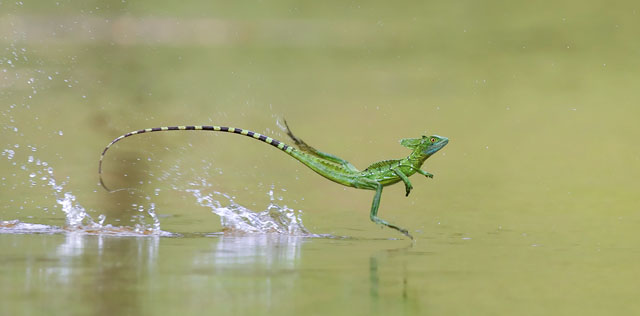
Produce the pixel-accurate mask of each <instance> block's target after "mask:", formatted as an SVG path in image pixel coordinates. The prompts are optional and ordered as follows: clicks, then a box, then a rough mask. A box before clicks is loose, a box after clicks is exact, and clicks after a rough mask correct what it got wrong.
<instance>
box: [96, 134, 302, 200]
mask: <svg viewBox="0 0 640 316" xmlns="http://www.w3.org/2000/svg"><path fill="white" fill-rule="evenodd" d="M164 131H211V132H227V133H235V134H241V135H245V136H249V137H253V138H255V139H257V140H261V141H263V142H265V143H267V144H269V145H272V146H274V147H277V148H278V149H280V150H282V151H284V152H286V153H287V154H291V151H293V147H291V146H289V145H287V144H285V143H283V142H281V141H278V140H275V139H273V138H271V137H268V136H265V135H262V134H260V133H256V132H252V131H249V130H246V129H242V128H235V127H226V126H193V125H189V126H164V127H154V128H147V129H141V130H138V131H133V132H129V133H126V134H124V135H121V136H119V137H118V138H116V139H114V140H112V141H111V143H109V145H107V147H105V148H104V150H103V151H102V154H101V155H100V162H99V163H98V176H99V177H100V185H102V187H103V188H105V190H107V191H111V190H109V188H107V186H106V185H105V184H104V181H103V180H102V160H103V159H104V156H105V154H106V153H107V150H109V148H110V147H111V146H112V145H113V144H115V143H117V142H118V141H120V140H121V139H123V138H127V137H129V136H133V135H138V134H143V133H151V132H164Z"/></svg>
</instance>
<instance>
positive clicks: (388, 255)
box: [369, 243, 417, 313]
mask: <svg viewBox="0 0 640 316" xmlns="http://www.w3.org/2000/svg"><path fill="white" fill-rule="evenodd" d="M413 246H414V243H411V244H409V246H407V247H402V248H394V249H386V250H382V251H377V252H375V253H373V254H372V255H371V256H370V257H369V284H370V285H369V296H370V297H371V310H372V311H373V312H375V313H380V312H384V310H383V309H381V307H380V302H381V301H384V302H389V301H390V300H396V301H397V300H399V301H400V303H401V304H399V306H403V307H405V308H408V307H410V306H409V304H410V303H411V301H415V300H417V298H414V297H412V298H410V297H409V294H408V289H407V288H408V276H407V253H408V252H409V250H410V249H411V248H413ZM397 259H399V260H401V262H400V264H398V263H397V262H396V261H397ZM381 266H382V269H381ZM385 268H391V269H392V270H393V271H395V273H381V272H380V270H385ZM398 271H401V273H398ZM381 275H383V276H386V278H388V276H389V275H391V276H394V278H393V280H392V281H389V280H383V281H382V282H381V281H380V276H381ZM400 279H401V287H402V289H401V290H397V289H396V287H397V286H398V283H400ZM381 284H385V286H381ZM389 288H391V289H389ZM381 291H382V292H383V293H381ZM380 297H384V299H382V300H381V299H380ZM405 311H406V310H405Z"/></svg>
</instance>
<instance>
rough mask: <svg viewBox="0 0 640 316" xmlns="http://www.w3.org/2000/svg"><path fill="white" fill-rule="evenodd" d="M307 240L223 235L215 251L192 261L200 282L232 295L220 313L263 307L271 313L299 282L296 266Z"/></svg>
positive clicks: (233, 312) (286, 237) (211, 290)
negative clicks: (274, 305) (273, 306)
mask: <svg viewBox="0 0 640 316" xmlns="http://www.w3.org/2000/svg"><path fill="white" fill-rule="evenodd" d="M304 242H305V238H302V237H295V236H283V235H273V234H267V235H249V236H241V237H233V236H221V237H220V238H219V239H217V242H216V243H215V244H213V245H212V246H213V249H212V251H210V252H208V253H206V254H203V255H200V256H197V257H195V258H194V260H193V265H194V269H193V270H194V272H195V274H196V276H197V277H198V279H201V280H203V278H202V277H203V275H204V276H205V278H204V280H206V282H207V285H205V288H206V289H207V290H208V291H210V292H212V293H226V295H229V293H233V295H231V297H233V298H232V299H231V301H227V302H226V304H222V305H219V306H218V310H217V313H218V314H221V315H225V314H237V313H239V312H240V311H242V310H247V309H249V310H251V309H252V307H251V306H260V309H261V310H262V311H263V312H264V311H268V310H269V309H270V307H271V306H272V304H274V302H282V301H286V300H287V299H288V296H289V295H290V294H291V292H292V291H294V289H295V288H296V285H297V283H298V282H299V278H300V275H299V271H297V267H298V264H299V261H300V248H301V245H302V244H303V243H304Z"/></svg>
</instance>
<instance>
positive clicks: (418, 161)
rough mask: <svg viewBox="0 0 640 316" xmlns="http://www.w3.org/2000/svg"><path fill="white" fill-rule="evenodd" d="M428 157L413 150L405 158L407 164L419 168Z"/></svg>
mask: <svg viewBox="0 0 640 316" xmlns="http://www.w3.org/2000/svg"><path fill="white" fill-rule="evenodd" d="M429 156H430V155H425V154H424V153H422V152H421V151H420V150H414V151H412V152H411V154H409V156H408V157H407V158H405V159H406V160H407V161H408V162H410V163H411V165H413V166H414V167H417V168H419V167H420V166H422V164H423V163H424V161H425V160H427V158H429Z"/></svg>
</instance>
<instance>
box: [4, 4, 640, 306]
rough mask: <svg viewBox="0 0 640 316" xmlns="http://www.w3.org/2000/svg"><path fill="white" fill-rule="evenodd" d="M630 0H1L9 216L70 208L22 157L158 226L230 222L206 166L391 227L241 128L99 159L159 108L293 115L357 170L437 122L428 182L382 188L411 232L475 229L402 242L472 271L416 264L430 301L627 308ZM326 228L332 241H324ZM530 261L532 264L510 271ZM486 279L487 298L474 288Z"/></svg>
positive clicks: (639, 51) (639, 57) (364, 233)
mask: <svg viewBox="0 0 640 316" xmlns="http://www.w3.org/2000/svg"><path fill="white" fill-rule="evenodd" d="M639 10H640V5H639V4H638V3H637V2H635V1H617V2H609V1H535V2H519V1H518V2H514V1H480V2H479V1H454V2H447V1H426V2H425V1H399V2H393V3H391V2H388V1H322V2H317V1H316V2H301V1H248V2H221V1H201V2H195V1H186V2H185V1H182V2H172V1H117V2H116V1H35V2H31V1H19V2H14V1H10V2H0V48H1V50H0V111H1V113H2V115H1V116H0V127H1V128H2V132H1V136H0V151H2V157H0V158H1V159H0V175H1V176H0V180H1V181H0V201H2V203H1V205H0V219H1V220H13V219H20V220H21V221H23V222H30V223H42V224H53V225H58V226H63V225H64V223H65V216H64V214H63V213H62V212H61V210H60V207H59V206H58V205H57V204H56V202H55V199H56V198H55V194H54V193H53V190H52V189H51V187H50V186H49V185H47V183H45V182H46V181H45V182H43V181H38V178H39V176H40V175H39V174H36V176H35V179H34V178H32V177H30V174H32V173H38V172H42V168H41V167H40V166H36V165H35V163H34V162H30V158H29V156H31V157H33V160H36V161H37V160H38V159H40V160H41V161H46V162H47V164H48V166H50V167H51V168H52V169H53V172H54V173H55V177H56V179H57V181H58V182H59V183H63V186H64V191H65V192H72V193H73V195H74V196H75V197H76V199H77V202H78V203H79V204H81V205H82V206H83V207H84V208H86V209H87V210H88V211H89V214H91V216H92V217H94V218H97V217H98V215H100V214H103V215H106V223H112V224H118V225H122V224H126V223H128V222H129V221H131V218H132V216H134V215H136V212H135V210H134V209H135V207H132V206H131V205H132V204H136V205H140V204H145V205H146V204H148V203H154V205H155V207H156V212H157V213H158V214H159V215H160V221H161V228H162V229H163V230H166V231H171V232H180V233H194V232H215V231H218V230H219V229H220V224H219V219H218V218H217V216H215V215H213V214H211V212H210V211H209V210H208V209H207V208H204V207H201V206H199V205H198V204H197V203H195V201H194V198H193V197H192V196H191V194H189V193H185V192H184V189H187V188H190V187H193V186H194V185H195V186H197V185H196V184H194V183H201V181H202V179H206V182H207V183H208V184H211V186H212V187H211V188H212V190H216V191H220V192H225V193H227V194H230V195H232V196H234V197H235V200H236V201H237V202H238V203H239V204H241V205H244V206H246V207H249V208H252V209H255V210H256V211H261V210H263V209H264V208H265V206H266V205H267V204H268V203H269V197H268V195H267V193H268V191H269V189H270V188H271V186H273V187H274V191H275V192H276V195H277V196H278V197H279V198H281V202H279V203H280V204H286V205H288V206H289V207H291V208H294V209H296V210H302V211H303V220H304V223H305V226H306V227H307V228H308V229H309V230H311V231H312V232H313V233H322V234H325V233H326V234H333V235H336V236H353V237H356V238H374V237H375V238H378V237H381V238H397V237H399V236H398V234H397V233H396V232H393V231H390V230H388V229H383V230H380V229H378V228H377V227H376V226H375V225H373V224H372V223H371V222H370V221H369V219H368V211H369V206H370V203H371V198H372V194H373V193H372V192H368V191H359V190H355V189H346V188H343V187H340V186H339V185H336V184H334V183H331V182H329V181H326V180H325V179H323V178H321V177H319V176H317V175H316V174H314V173H313V172H311V171H309V170H307V169H306V168H305V167H304V166H302V165H301V164H299V163H298V162H296V161H295V160H293V159H291V158H289V157H287V156H286V155H283V154H282V153H280V152H279V151H278V150H276V149H274V148H272V147H270V146H266V145H264V144H261V143H258V142H255V141H253V140H250V139H248V138H244V137H236V136H233V135H228V134H222V135H217V134H213V133H196V132H184V133H163V134H159V133H158V134H149V135H141V136H136V137H134V138H129V139H127V140H126V141H123V142H120V143H118V144H117V145H116V146H114V147H113V148H112V149H111V150H110V152H109V156H108V157H107V159H106V161H105V165H104V167H105V179H106V181H107V183H108V184H110V185H111V186H114V187H135V188H137V189H139V191H136V193H130V192H125V191H122V192H118V193H114V194H108V193H106V192H104V191H103V190H102V189H101V188H100V187H99V185H98V178H97V173H96V171H97V161H98V158H99V154H100V152H101V151H102V149H103V148H104V146H105V145H106V144H108V142H109V141H111V140H112V139H113V138H115V137H117V136H118V135H120V134H123V133H125V132H128V131H130V130H137V129H141V128H147V127H155V126H163V125H183V124H194V125H200V124H214V125H227V126H235V127H241V128H245V129H250V130H253V131H256V132H260V133H264V134H266V135H268V136H271V137H273V138H275V139H279V140H282V141H285V142H288V139H287V137H286V134H284V133H283V132H282V130H281V129H280V128H279V124H280V123H279V122H282V118H286V119H287V121H288V122H289V124H290V126H291V127H292V129H293V131H294V132H295V133H296V134H297V135H298V136H300V137H301V138H303V139H304V140H305V141H307V142H308V143H309V144H311V145H313V146H314V147H316V148H318V149H320V150H323V151H326V152H330V153H333V154H335V155H337V156H340V157H342V158H344V159H347V160H349V161H351V162H352V163H353V164H354V165H356V166H357V167H359V168H364V167H366V166H367V165H368V164H370V163H372V162H374V161H378V160H383V159H394V158H400V157H403V156H405V155H406V154H407V151H406V149H405V148H403V147H402V146H400V145H399V143H398V140H400V139H401V138H405V137H417V136H419V135H423V134H427V135H429V134H439V135H442V136H446V137H448V138H449V139H450V140H451V141H450V143H449V145H448V146H447V147H446V148H445V149H444V150H443V151H441V152H439V153H438V154H436V155H435V156H433V157H432V158H430V159H429V160H428V161H427V163H426V164H425V166H424V168H423V169H425V170H427V171H429V172H431V173H433V174H435V179H433V180H430V179H424V178H422V177H419V176H414V177H412V178H411V180H412V182H413V184H414V190H413V192H412V194H411V195H410V196H409V197H408V198H405V197H404V188H403V187H402V185H397V186H393V187H389V188H386V189H385V192H384V193H383V196H382V205H381V209H380V216H381V217H382V218H385V219H387V220H389V221H390V222H393V223H396V224H398V225H399V226H402V227H407V228H409V229H410V230H411V231H412V232H413V234H414V235H415V236H416V237H417V239H418V246H416V247H417V248H415V249H414V251H415V252H418V253H436V254H442V253H450V251H453V250H452V249H450V248H449V247H456V246H460V245H465V248H463V249H460V248H456V250H455V251H456V254H458V252H459V256H454V258H451V257H446V256H445V257H444V258H443V257H439V256H437V255H434V256H431V257H428V258H425V257H420V256H414V257H411V255H410V254H411V251H409V255H407V256H408V257H407V258H408V259H407V258H405V259H406V262H408V265H409V268H408V269H409V270H411V267H412V265H413V266H416V267H417V266H424V265H429V263H431V265H429V267H430V268H433V269H434V271H435V272H434V273H437V274H438V275H441V272H442V271H441V270H438V268H436V267H443V269H445V270H446V267H447V266H451V264H453V266H454V267H455V266H456V264H455V262H463V261H464V262H473V263H474V265H473V266H474V267H476V268H477V269H479V272H478V270H475V271H476V273H477V274H474V276H473V277H471V280H472V281H469V279H468V278H465V277H464V275H465V274H464V273H462V274H454V275H455V276H452V277H451V279H448V278H446V277H444V278H436V279H433V278H431V279H429V278H427V279H425V275H421V276H420V277H417V276H415V278H416V279H415V280H416V282H417V284H422V285H425V284H433V287H434V288H436V289H437V290H436V291H435V292H436V293H437V294H436V296H437V297H439V298H440V299H439V300H437V302H435V301H433V300H418V303H415V302H414V304H417V306H418V307H422V309H420V308H418V309H417V310H420V311H425V310H427V309H430V310H436V311H441V312H442V314H452V313H456V312H463V311H464V308H463V307H461V306H458V305H456V304H455V303H454V302H455V297H456V296H455V295H453V294H454V293H457V294H458V295H461V296H462V297H466V298H467V299H468V302H469V305H468V306H467V307H468V308H469V309H470V310H473V311H474V312H481V313H482V312H486V314H496V313H497V314H500V312H498V311H500V310H501V309H500V308H498V306H502V307H503V309H502V312H507V311H510V312H518V314H523V313H522V312H523V311H527V309H523V310H520V309H519V307H521V306H523V305H522V304H525V305H527V304H529V305H530V306H531V305H536V306H538V308H540V309H528V311H529V312H532V314H535V311H539V312H544V311H547V312H548V311H550V310H554V309H555V310H557V311H563V312H567V313H568V312H574V313H575V312H578V311H579V312H581V313H584V312H588V311H591V312H594V313H596V314H597V313H598V312H602V311H607V312H612V310H613V308H617V311H618V313H621V314H625V313H626V314H631V313H632V312H638V311H639V307H638V306H637V303H635V299H633V298H632V297H631V294H632V293H637V291H638V290H639V288H638V285H637V284H636V283H632V282H631V280H632V279H633V277H637V275H638V273H640V270H638V268H637V267H636V265H635V264H633V262H637V259H639V258H638V251H637V247H638V244H639V242H640V237H638V234H637V227H638V225H639V224H640V203H639V202H640V201H639V200H640V199H639V197H638V196H639V195H638V191H639V185H638V178H639V177H640V146H638V144H637V140H636V138H637V137H638V135H640V128H639V127H638V124H637V121H638V117H640V107H639V106H638V104H639V101H640V94H639V93H638V85H639V83H640V79H639V77H638V76H639V71H638V70H639V69H640V41H639V40H638V35H639V34H638V32H639V30H640V12H639ZM12 152H13V153H12ZM9 157H11V159H9ZM190 183H191V184H190ZM2 238H6V237H2V236H0V239H2ZM14 238H15V237H14ZM421 241H422V242H421ZM186 242H187V241H185V243H186ZM311 244H313V242H311ZM318 247H322V249H325V250H326V251H327V252H328V253H331V250H330V249H331V247H332V246H331V243H329V244H328V245H327V244H326V243H322V244H321V246H318ZM354 247H358V246H354ZM431 247H435V249H434V248H431ZM505 247H507V248H505ZM508 247H513V249H512V248H508ZM531 247H541V248H543V249H542V250H541V251H543V252H541V253H538V254H536V255H532V254H531V253H530V252H529V250H530V249H531ZM303 254H304V251H303ZM22 255H24V256H27V257H28V254H24V253H23V254H22ZM414 255H415V253H414ZM302 257H303V258H304V255H303V256H302ZM320 257H322V258H324V259H320V260H328V261H331V260H334V259H335V260H338V259H339V258H337V257H335V258H334V257H331V256H330V255H329V256H327V257H323V256H320ZM374 257H375V256H374ZM376 258H377V257H376ZM437 258H439V259H440V261H438V260H436V259H437ZM550 258H551V259H550ZM434 260H435V261H436V262H435V263H434ZM449 260H451V261H449ZM496 262H502V264H501V265H498V266H496ZM523 265H525V267H527V269H528V271H531V272H532V273H531V274H529V275H527V276H523V275H520V274H519V271H520V269H521V268H522V267H523ZM303 266H304V265H303ZM465 267H466V266H465ZM458 268H460V269H462V270H464V267H459V266H458ZM452 269H454V268H452ZM454 270H455V269H454ZM499 271H513V273H514V275H517V276H518V277H514V275H508V276H504V275H501V276H502V277H503V278H496V274H495V273H498V272H499ZM330 272H336V271H334V270H331V271H330ZM467 272H468V271H467ZM492 272H493V273H492ZM567 275H569V276H567ZM467 276H468V274H467ZM586 276H589V277H586ZM565 277H568V279H564V278H565ZM559 279H560V280H563V281H557V280H559ZM496 280H498V281H496ZM500 280H502V281H500ZM513 280H518V285H514V284H512V283H511V282H512V281H513ZM554 280H555V281H556V282H555V283H554V282H552V281H554ZM17 282H21V281H17ZM429 282H432V283H429ZM466 282H473V285H472V286H465V285H469V284H466ZM311 284H314V283H311ZM445 284H458V285H460V287H457V288H455V289H453V288H447V287H445V286H444V285H445ZM550 284H554V286H553V288H554V289H555V291H557V294H558V295H559V296H560V295H568V294H567V292H570V293H571V294H570V296H571V298H572V299H568V300H565V301H563V300H562V299H561V298H555V297H549V296H545V295H544V293H546V294H549V293H556V292H555V291H551V292H548V291H549V290H550V289H549V288H547V287H548V286H550ZM576 284H577V285H576ZM598 284H600V285H598ZM439 285H440V286H442V287H440V286H439ZM318 286H322V285H318ZM509 286H513V287H514V288H518V287H526V290H523V291H518V290H517V289H516V290H515V291H516V293H519V294H516V296H518V295H520V294H521V295H523V296H522V297H525V296H526V297H527V298H529V300H524V301H522V300H518V299H513V298H512V299H511V300H508V299H507V300H503V299H502V298H504V296H501V295H502V294H504V293H505V291H506V288H509ZM527 286H529V287H527ZM321 288H322V287H321ZM461 288H464V289H461ZM292 289H294V290H295V289H299V288H297V287H296V286H292ZM474 289H475V290H479V289H483V290H485V291H486V292H485V293H492V294H495V295H494V296H491V299H489V300H487V298H486V297H485V298H483V299H482V300H479V299H478V300H475V299H473V298H471V297H473V294H472V290H474ZM529 289H533V290H532V291H531V292H529ZM512 290H513V288H512ZM292 291H293V290H292ZM456 291H461V292H456ZM410 292H411V291H410ZM431 293H432V294H433V291H431ZM467 294H468V295H469V296H467ZM539 295H542V296H539ZM507 297H508V295H507ZM518 297H520V296H518ZM536 297H537V299H536ZM595 298H600V299H601V300H599V301H597V302H598V303H596V300H594V299H595ZM602 299H603V300H604V301H603V300H602ZM494 301H495V302H496V303H495V304H488V303H487V302H494ZM480 302H483V303H482V304H481V303H480ZM567 302H568V303H567ZM474 303H477V304H474ZM398 304H400V303H398ZM487 304H488V305H487ZM584 304H586V305H587V306H588V307H589V308H584V307H585V305H584ZM414 307H415V306H414ZM547 307H548V308H549V309H546V308H547ZM583 308H584V309H583ZM417 310H416V309H410V311H417ZM298 311H299V310H298ZM492 311H493V312H496V313H492ZM435 314H441V313H435ZM560 314H562V313H560Z"/></svg>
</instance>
